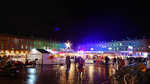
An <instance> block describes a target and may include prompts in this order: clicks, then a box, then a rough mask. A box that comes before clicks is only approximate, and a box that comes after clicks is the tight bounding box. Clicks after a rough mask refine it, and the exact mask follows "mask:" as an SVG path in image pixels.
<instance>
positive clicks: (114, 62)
mask: <svg viewBox="0 0 150 84" xmlns="http://www.w3.org/2000/svg"><path fill="white" fill-rule="evenodd" d="M114 64H116V57H114V61H113V65H114Z"/></svg>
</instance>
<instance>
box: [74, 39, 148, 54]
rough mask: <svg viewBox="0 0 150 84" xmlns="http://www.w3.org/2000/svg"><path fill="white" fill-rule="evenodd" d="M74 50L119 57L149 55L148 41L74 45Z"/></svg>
mask: <svg viewBox="0 0 150 84" xmlns="http://www.w3.org/2000/svg"><path fill="white" fill-rule="evenodd" d="M76 50H77V51H81V50H84V51H86V52H91V53H117V54H120V55H125V56H127V55H132V56H133V55H136V56H140V55H144V54H145V53H149V54H150V39H137V40H124V41H113V42H101V43H86V44H85V43H84V44H83V43H82V44H77V45H76Z"/></svg>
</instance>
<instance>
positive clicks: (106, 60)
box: [105, 56, 109, 66]
mask: <svg viewBox="0 0 150 84" xmlns="http://www.w3.org/2000/svg"><path fill="white" fill-rule="evenodd" d="M108 61H109V58H108V56H106V57H105V64H106V66H107V65H108Z"/></svg>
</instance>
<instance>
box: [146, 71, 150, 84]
mask: <svg viewBox="0 0 150 84" xmlns="http://www.w3.org/2000/svg"><path fill="white" fill-rule="evenodd" d="M145 84H150V69H147V70H146V72H145Z"/></svg>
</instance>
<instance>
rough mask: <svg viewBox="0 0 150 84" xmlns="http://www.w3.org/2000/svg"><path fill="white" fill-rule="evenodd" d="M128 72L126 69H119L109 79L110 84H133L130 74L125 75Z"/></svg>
mask: <svg viewBox="0 0 150 84" xmlns="http://www.w3.org/2000/svg"><path fill="white" fill-rule="evenodd" d="M115 70H116V69H115ZM128 70H129V69H128V68H127V67H119V69H118V70H116V73H115V74H114V75H112V76H111V77H110V84H121V83H122V82H124V83H125V84H129V83H130V84H133V81H134V78H133V76H132V75H131V74H128V73H127V72H128ZM131 80H132V81H131Z"/></svg>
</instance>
